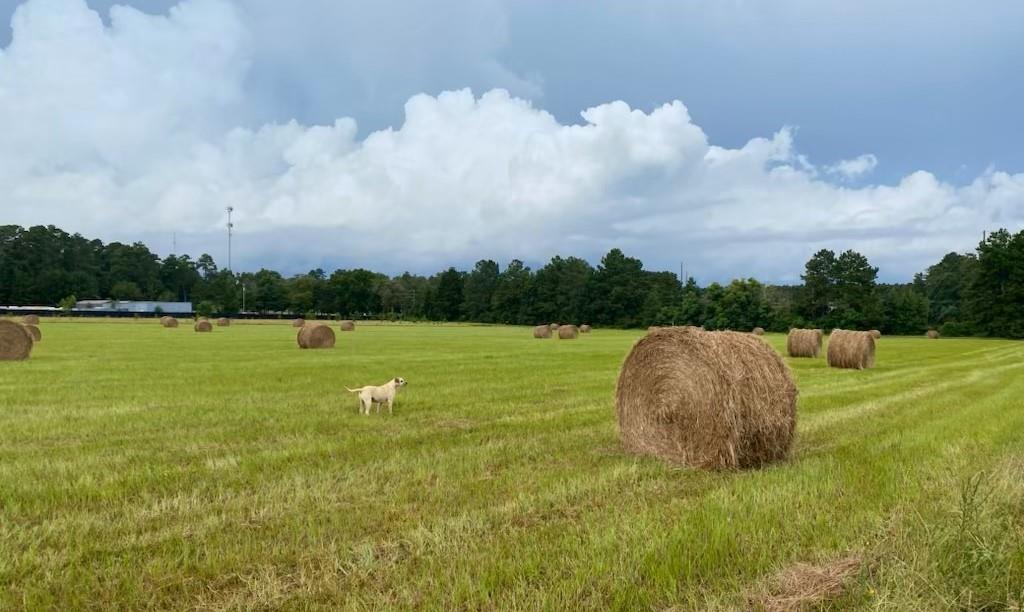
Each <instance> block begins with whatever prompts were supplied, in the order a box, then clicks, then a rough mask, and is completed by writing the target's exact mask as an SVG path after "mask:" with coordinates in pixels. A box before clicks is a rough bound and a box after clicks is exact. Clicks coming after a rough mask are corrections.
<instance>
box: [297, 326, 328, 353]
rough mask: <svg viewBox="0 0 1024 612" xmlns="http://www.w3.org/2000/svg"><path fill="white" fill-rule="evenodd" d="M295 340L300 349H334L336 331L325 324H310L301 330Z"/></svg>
mask: <svg viewBox="0 0 1024 612" xmlns="http://www.w3.org/2000/svg"><path fill="white" fill-rule="evenodd" d="M295 340H296V341H297V342H298V343H299V348H304V349H325V348H334V330H333V329H331V327H330V326H329V325H324V324H323V323H310V324H309V325H306V326H304V327H303V328H302V329H300V330H299V333H298V334H297V335H296V337H295Z"/></svg>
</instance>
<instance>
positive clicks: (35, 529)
mask: <svg viewBox="0 0 1024 612" xmlns="http://www.w3.org/2000/svg"><path fill="white" fill-rule="evenodd" d="M41 328H42V331H43V334H44V338H43V341H42V342H41V343H40V344H38V345H37V346H36V348H35V350H34V351H33V355H32V359H30V360H29V361H25V362H6V363H0V609H16V608H29V609H40V608H48V607H52V608H59V609H70V608H93V609H114V608H118V609H138V608H146V607H153V608H175V609H180V608H203V609H207V608H217V609H221V608H233V609H253V608H292V609H295V608H301V609H305V608H316V607H320V608H324V609H333V608H339V607H340V608H351V609H381V608H397V609H408V608H444V609H480V608H502V609H522V610H534V609H558V610H562V609H579V608H590V609H609V608H614V609H650V608H654V609H666V608H674V609H678V610H691V609H746V608H748V607H749V606H750V605H751V601H754V602H760V601H770V600H763V599H759V597H760V594H764V593H767V592H769V591H772V590H773V589H774V588H775V587H773V586H772V585H773V584H774V582H773V578H772V577H773V576H777V575H778V574H779V572H783V571H785V570H786V569H787V568H791V567H793V566H794V565H795V564H798V563H808V564H816V565H821V566H828V565H829V564H830V563H832V562H834V561H835V560H838V559H847V558H851V557H853V558H856V559H859V560H861V564H860V565H859V569H858V570H857V571H856V573H855V574H854V575H852V577H851V578H850V579H849V581H848V584H847V587H846V589H845V590H844V591H843V593H842V594H841V595H839V596H838V598H837V599H832V600H828V601H827V602H826V603H825V604H823V605H825V606H829V607H831V608H833V609H889V610H910V609H918V610H921V609H923V610H931V609H948V608H960V609H1004V608H1006V607H1008V606H1013V605H1020V603H1021V600H1020V597H1021V595H1022V589H1024V546H1022V542H1024V454H1022V452H1024V433H1022V432H1024V399H1022V398H1024V343H1020V342H1009V341H1000V340H955V339H943V340H938V341H929V340H925V339H923V338H883V339H882V340H881V341H879V348H878V365H877V367H876V368H875V369H873V370H869V371H840V370H834V369H828V368H827V367H825V363H824V360H823V359H818V360H792V359H790V360H788V362H789V363H790V365H791V366H792V368H793V371H794V374H795V377H796V379H797V382H798V386H799V389H800V399H799V408H798V438H797V441H796V445H795V448H794V452H793V456H792V458H791V460H790V461H788V462H786V463H782V464H778V465H775V466H773V467H770V468H767V469H762V470H757V471H748V472H733V473H709V472H697V471H693V470H688V469H681V468H675V467H671V466H668V465H666V464H664V463H662V462H660V461H658V460H656V459H651V458H638V457H634V456H629V455H626V454H624V453H623V452H622V451H621V449H620V447H619V444H618V440H617V431H616V424H615V417H614V397H613V393H614V387H615V381H616V377H617V374H618V368H619V365H620V364H621V362H622V360H623V358H624V357H625V355H626V353H627V352H628V350H629V348H630V346H631V345H632V343H633V342H634V341H635V340H636V339H637V338H638V337H639V335H640V333H641V332H638V331H610V330H596V331H595V332H594V333H592V334H590V335H589V336H581V338H580V339H579V340H577V341H574V342H569V341H559V340H546V341H540V340H534V339H533V338H532V337H531V333H530V330H529V329H526V328H510V327H458V326H450V327H443V326H428V325H423V326H411V325H410V326H381V327H373V326H368V325H362V326H360V327H359V329H358V330H357V331H356V332H355V333H350V334H349V333H346V334H342V333H340V332H339V333H338V345H337V347H336V348H335V349H334V350H324V351H301V350H299V349H298V348H296V345H295V330H293V329H292V328H291V327H289V326H288V325H287V324H280V323H279V324H272V325H271V324H267V325H255V324H249V325H242V324H236V325H234V326H232V327H230V328H215V330H214V332H213V333H210V334H196V333H194V332H193V331H192V330H191V328H190V327H189V326H188V325H183V326H182V327H180V328H178V329H163V328H161V327H160V326H159V325H158V324H157V323H156V322H154V321H141V322H109V323H107V322H98V321H88V322H85V321H81V322H51V321H45V320H44V322H43V323H42V325H41ZM766 339H767V340H768V341H769V342H770V343H772V344H773V345H774V346H775V347H776V348H778V349H781V348H782V347H783V345H784V343H785V338H784V337H782V336H772V335H769V336H767V337H766ZM393 376H402V377H404V378H406V379H407V380H408V381H409V385H408V387H406V389H405V390H404V391H403V393H402V394H401V395H400V397H399V400H398V403H397V404H396V408H395V413H394V415H393V416H390V417H389V416H386V415H379V416H378V415H371V416H369V417H365V416H360V415H359V414H357V410H356V405H357V403H356V399H355V398H354V397H353V396H351V395H349V394H347V393H344V392H343V391H342V387H343V386H345V385H348V386H355V385H363V384H371V383H372V384H379V383H381V382H384V381H386V380H387V379H388V378H390V377H393ZM986 606H990V607H988V608H986ZM1018 609H1019V608H1018Z"/></svg>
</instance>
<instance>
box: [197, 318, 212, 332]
mask: <svg viewBox="0 0 1024 612" xmlns="http://www.w3.org/2000/svg"><path fill="white" fill-rule="evenodd" d="M193 329H195V330H196V331H197V332H212V331H213V324H212V323H210V322H209V321H206V320H203V319H200V320H198V321H196V324H195V326H193Z"/></svg>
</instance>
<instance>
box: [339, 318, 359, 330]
mask: <svg viewBox="0 0 1024 612" xmlns="http://www.w3.org/2000/svg"><path fill="white" fill-rule="evenodd" d="M341 331H356V322H355V321H349V320H345V321H342V322H341Z"/></svg>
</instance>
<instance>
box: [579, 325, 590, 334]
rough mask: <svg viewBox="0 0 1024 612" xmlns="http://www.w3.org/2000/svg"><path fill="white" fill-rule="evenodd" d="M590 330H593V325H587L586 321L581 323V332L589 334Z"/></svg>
mask: <svg viewBox="0 0 1024 612" xmlns="http://www.w3.org/2000/svg"><path fill="white" fill-rule="evenodd" d="M590 330H591V327H590V326H589V325H587V324H586V323H584V324H583V325H580V333H581V334H589V333H590Z"/></svg>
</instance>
